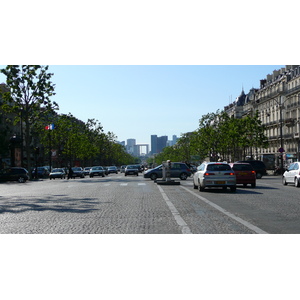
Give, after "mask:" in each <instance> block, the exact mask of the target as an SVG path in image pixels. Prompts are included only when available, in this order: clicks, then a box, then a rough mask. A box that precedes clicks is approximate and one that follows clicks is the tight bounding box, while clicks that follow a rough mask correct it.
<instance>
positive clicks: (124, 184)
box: [120, 183, 128, 186]
mask: <svg viewBox="0 0 300 300" xmlns="http://www.w3.org/2000/svg"><path fill="white" fill-rule="evenodd" d="M120 185H122V186H126V185H128V183H121V184H120Z"/></svg>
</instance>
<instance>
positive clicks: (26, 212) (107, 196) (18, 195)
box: [0, 173, 300, 234]
mask: <svg viewBox="0 0 300 300" xmlns="http://www.w3.org/2000/svg"><path fill="white" fill-rule="evenodd" d="M178 181H180V180H179V179H178ZM180 183H181V184H180V185H176V186H165V185H157V184H156V183H154V182H153V181H151V180H150V179H144V178H143V176H142V175H140V176H127V177H125V176H124V174H120V173H119V174H111V175H109V176H107V177H104V178H102V177H95V178H88V177H86V178H84V179H78V178H76V179H73V180H66V179H65V180H60V179H56V180H48V179H45V180H39V181H32V182H27V183H25V184H20V183H14V182H10V183H1V184H0V233H2V234H15V233H17V234H24V233H26V234H28V233H30V234H36V233H37V234H63V233H64V234H124V233H125V234H126V233H127V234H267V233H270V234H275V233H281V234H284V233H300V197H299V195H300V188H295V187H294V186H292V185H288V186H283V185H282V183H281V177H280V176H278V177H277V176H267V177H264V178H262V179H260V180H257V187H256V188H251V187H247V188H244V187H242V186H238V189H237V192H236V193H231V192H230V190H227V191H223V190H218V189H212V190H206V191H205V192H201V193H200V192H199V191H198V190H194V189H193V184H192V178H188V180H186V181H180Z"/></svg>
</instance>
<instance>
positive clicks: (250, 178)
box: [230, 163, 256, 188]
mask: <svg viewBox="0 0 300 300" xmlns="http://www.w3.org/2000/svg"><path fill="white" fill-rule="evenodd" d="M230 166H231V168H232V170H233V171H234V173H235V176H236V184H243V185H244V187H246V186H247V184H251V187H253V188H255V187H256V173H255V171H254V169H253V167H252V166H251V165H250V164H248V163H231V164H230Z"/></svg>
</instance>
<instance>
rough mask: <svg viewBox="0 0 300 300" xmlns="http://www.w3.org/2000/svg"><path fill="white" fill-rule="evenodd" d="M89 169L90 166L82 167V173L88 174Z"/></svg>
mask: <svg viewBox="0 0 300 300" xmlns="http://www.w3.org/2000/svg"><path fill="white" fill-rule="evenodd" d="M90 169H91V167H85V168H84V169H83V173H84V175H85V176H86V175H89V174H90Z"/></svg>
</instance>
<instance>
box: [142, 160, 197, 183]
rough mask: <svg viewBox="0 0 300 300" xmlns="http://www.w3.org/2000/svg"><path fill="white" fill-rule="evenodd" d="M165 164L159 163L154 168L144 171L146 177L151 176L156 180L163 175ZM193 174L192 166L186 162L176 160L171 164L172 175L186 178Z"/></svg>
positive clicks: (182, 178)
mask: <svg viewBox="0 0 300 300" xmlns="http://www.w3.org/2000/svg"><path fill="white" fill-rule="evenodd" d="M162 170H163V166H162V165H159V166H158V167H156V168H154V169H148V170H147V171H145V172H144V178H150V179H151V180H156V179H157V178H162V177H163V171H162ZM191 175H192V172H191V170H190V168H189V167H188V166H187V165H186V164H185V163H179V162H174V163H172V164H171V177H173V178H174V177H176V178H180V179H181V180H186V179H187V178H188V177H189V176H191Z"/></svg>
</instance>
